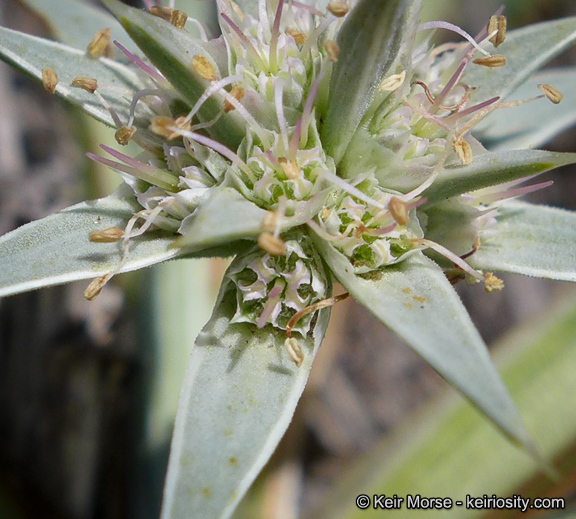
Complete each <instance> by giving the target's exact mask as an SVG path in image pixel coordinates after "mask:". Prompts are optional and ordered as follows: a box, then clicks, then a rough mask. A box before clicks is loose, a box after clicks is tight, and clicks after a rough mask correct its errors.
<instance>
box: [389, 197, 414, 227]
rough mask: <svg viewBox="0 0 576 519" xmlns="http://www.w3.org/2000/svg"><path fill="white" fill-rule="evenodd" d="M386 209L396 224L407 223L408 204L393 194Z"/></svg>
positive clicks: (408, 219)
mask: <svg viewBox="0 0 576 519" xmlns="http://www.w3.org/2000/svg"><path fill="white" fill-rule="evenodd" d="M388 211H390V214H391V215H392V218H394V221H396V222H397V223H398V225H407V224H408V222H409V221H410V218H409V217H408V204H407V203H406V202H404V201H402V200H400V199H399V198H397V197H395V196H393V197H392V198H391V199H390V202H388Z"/></svg>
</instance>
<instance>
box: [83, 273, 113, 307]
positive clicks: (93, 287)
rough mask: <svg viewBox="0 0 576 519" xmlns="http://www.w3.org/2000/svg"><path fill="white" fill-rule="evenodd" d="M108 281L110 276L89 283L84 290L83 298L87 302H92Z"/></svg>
mask: <svg viewBox="0 0 576 519" xmlns="http://www.w3.org/2000/svg"><path fill="white" fill-rule="evenodd" d="M109 279H110V275H109V274H106V275H105V276H100V277H99V278H96V279H93V280H92V281H91V283H90V284H89V285H88V287H86V290H84V297H85V298H86V299H88V301H92V300H93V299H95V298H96V296H98V294H100V292H102V289H103V288H104V286H105V285H106V283H108V280H109Z"/></svg>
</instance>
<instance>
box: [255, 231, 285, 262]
mask: <svg viewBox="0 0 576 519" xmlns="http://www.w3.org/2000/svg"><path fill="white" fill-rule="evenodd" d="M258 245H259V246H260V248H261V249H262V250H263V251H264V252H267V253H268V254H270V255H272V256H286V254H287V253H288V249H287V248H286V243H285V242H284V240H282V239H281V238H278V237H276V236H274V235H273V234H272V233H270V232H263V233H261V234H260V236H258Z"/></svg>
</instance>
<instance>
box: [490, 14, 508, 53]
mask: <svg viewBox="0 0 576 519" xmlns="http://www.w3.org/2000/svg"><path fill="white" fill-rule="evenodd" d="M506 25H507V22H506V17H505V16H502V15H496V14H495V15H493V16H491V17H490V21H489V22H488V28H487V31H488V34H490V35H493V36H491V37H490V38H489V39H488V41H489V42H490V43H492V45H494V47H499V46H500V45H501V44H502V43H504V40H505V39H506Z"/></svg>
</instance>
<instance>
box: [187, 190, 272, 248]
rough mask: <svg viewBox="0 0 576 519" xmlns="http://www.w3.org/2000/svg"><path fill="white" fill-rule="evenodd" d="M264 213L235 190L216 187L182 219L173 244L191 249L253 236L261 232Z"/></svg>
mask: <svg viewBox="0 0 576 519" xmlns="http://www.w3.org/2000/svg"><path fill="white" fill-rule="evenodd" d="M265 216H266V211H265V210H264V209H260V208H259V207H258V206H257V205H255V204H254V203H252V202H250V201H249V200H247V199H246V198H244V197H243V196H242V195H241V194H240V193H239V192H238V191H236V190H235V189H233V188H231V187H224V188H216V189H213V190H212V193H211V195H210V198H208V199H207V200H206V201H205V202H204V203H202V204H201V205H200V207H198V209H197V210H196V211H195V212H194V214H192V215H190V216H188V217H187V218H186V219H185V220H184V221H183V222H182V226H181V227H180V232H181V234H183V236H182V238H180V239H178V241H177V242H176V243H177V245H178V246H179V247H183V248H186V250H190V251H192V250H198V249H204V248H207V247H215V246H218V245H222V244H225V243H228V242H231V241H235V240H241V239H244V238H255V237H256V236H258V235H259V234H260V233H261V232H262V222H263V220H264V217H265Z"/></svg>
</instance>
